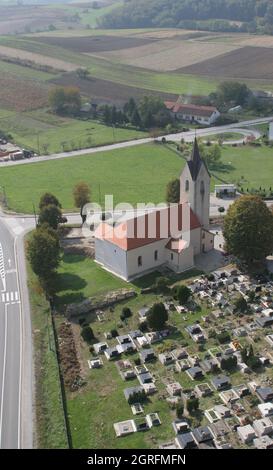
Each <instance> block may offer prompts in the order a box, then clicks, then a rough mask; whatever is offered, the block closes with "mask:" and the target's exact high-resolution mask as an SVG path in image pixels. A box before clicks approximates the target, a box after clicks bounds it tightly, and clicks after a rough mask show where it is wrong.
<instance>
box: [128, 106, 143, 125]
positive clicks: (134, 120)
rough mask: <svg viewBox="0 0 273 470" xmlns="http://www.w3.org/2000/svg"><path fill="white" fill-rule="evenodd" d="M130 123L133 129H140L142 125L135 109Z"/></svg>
mask: <svg viewBox="0 0 273 470" xmlns="http://www.w3.org/2000/svg"><path fill="white" fill-rule="evenodd" d="M130 122H131V124H132V125H133V126H135V127H141V125H142V123H141V117H140V115H139V112H138V110H137V108H136V109H135V110H134V112H133V114H132V115H131V118H130Z"/></svg>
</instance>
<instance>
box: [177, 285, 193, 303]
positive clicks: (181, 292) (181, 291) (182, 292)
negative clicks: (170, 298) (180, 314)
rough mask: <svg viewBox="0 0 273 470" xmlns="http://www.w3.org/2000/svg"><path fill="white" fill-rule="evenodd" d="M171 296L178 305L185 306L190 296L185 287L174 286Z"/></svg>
mask: <svg viewBox="0 0 273 470" xmlns="http://www.w3.org/2000/svg"><path fill="white" fill-rule="evenodd" d="M173 294H174V298H175V300H178V302H179V304H180V305H185V304H186V303H187V302H188V300H189V298H190V296H191V290H190V289H189V288H188V287H187V286H185V285H181V286H175V287H174V289H173Z"/></svg>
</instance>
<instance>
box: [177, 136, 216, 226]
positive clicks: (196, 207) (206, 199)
mask: <svg viewBox="0 0 273 470" xmlns="http://www.w3.org/2000/svg"><path fill="white" fill-rule="evenodd" d="M180 202H181V203H185V202H187V203H189V204H190V207H191V209H192V210H193V212H194V213H195V214H196V215H197V217H198V219H199V222H200V224H201V226H202V227H203V228H205V229H208V228H209V207H210V174H209V171H208V169H207V166H206V164H205V162H204V160H202V158H201V156H200V152H199V148H198V142H197V139H196V138H195V140H194V144H193V149H192V154H191V157H190V159H189V160H188V161H187V163H186V165H185V168H184V170H183V171H182V174H181V176H180Z"/></svg>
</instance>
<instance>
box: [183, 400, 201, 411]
mask: <svg viewBox="0 0 273 470" xmlns="http://www.w3.org/2000/svg"><path fill="white" fill-rule="evenodd" d="M186 406H187V410H188V412H189V413H190V414H192V413H193V412H194V411H197V410H198V408H199V399H198V398H189V399H188V400H187V403H186Z"/></svg>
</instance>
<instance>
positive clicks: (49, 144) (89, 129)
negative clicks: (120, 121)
mask: <svg viewBox="0 0 273 470" xmlns="http://www.w3.org/2000/svg"><path fill="white" fill-rule="evenodd" d="M6 116H7V117H6ZM0 128H1V129H2V130H3V131H5V132H7V133H10V134H11V135H12V136H13V140H14V142H16V144H18V145H19V146H21V147H24V148H29V149H32V150H34V151H35V152H37V153H40V154H45V153H58V152H62V151H63V150H66V151H68V150H76V149H81V148H87V147H94V146H97V145H103V144H111V143H114V142H121V141H126V140H132V139H138V138H141V137H146V136H147V133H145V132H142V131H138V130H135V129H129V128H128V129H127V128H114V129H113V128H112V127H108V126H105V125H103V124H101V123H99V122H97V121H92V120H88V121H84V120H79V119H72V118H68V117H67V118H63V117H59V116H57V115H54V114H51V113H49V112H47V111H46V110H43V109H41V110H37V111H33V112H24V113H17V114H16V113H7V114H6V113H5V110H3V111H2V112H1V111H0Z"/></svg>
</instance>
